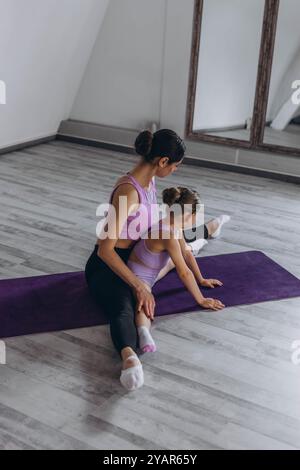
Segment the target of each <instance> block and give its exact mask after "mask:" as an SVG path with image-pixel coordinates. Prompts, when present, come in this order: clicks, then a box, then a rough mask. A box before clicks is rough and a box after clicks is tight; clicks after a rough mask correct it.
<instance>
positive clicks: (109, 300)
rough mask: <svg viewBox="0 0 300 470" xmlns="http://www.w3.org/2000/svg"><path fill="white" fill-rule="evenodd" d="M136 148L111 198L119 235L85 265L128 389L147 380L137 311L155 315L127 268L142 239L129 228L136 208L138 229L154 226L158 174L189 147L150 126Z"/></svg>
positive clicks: (171, 168) (216, 224) (173, 166)
mask: <svg viewBox="0 0 300 470" xmlns="http://www.w3.org/2000/svg"><path fill="white" fill-rule="evenodd" d="M135 149H136V152H137V154H138V155H140V156H141V157H142V158H141V160H140V162H139V163H138V164H137V165H136V166H135V167H134V168H133V169H132V170H131V171H130V172H129V173H127V174H126V175H124V176H123V177H121V178H120V179H119V180H118V182H117V183H116V185H115V187H114V189H113V191H112V194H111V197H110V203H111V204H112V205H113V207H114V208H115V227H114V230H112V232H115V234H114V236H113V237H112V236H110V237H109V238H106V239H101V240H98V242H97V244H96V246H95V249H94V251H93V253H92V254H91V256H90V258H89V260H88V262H87V265H86V269H85V275H86V280H87V284H88V287H89V290H90V293H91V295H92V297H93V298H94V299H95V301H96V302H97V303H98V304H99V306H100V307H101V308H102V309H104V310H105V312H106V314H107V316H108V318H109V322H110V332H111V337H112V341H113V344H114V346H115V348H116V350H117V351H118V353H119V355H120V357H121V359H122V361H123V366H122V372H121V377H120V380H121V383H122V385H123V386H125V387H126V388H127V389H128V390H135V389H136V388H138V387H140V386H141V385H143V382H144V376H143V369H142V365H141V362H140V360H139V358H138V356H137V349H138V335H137V328H136V325H135V311H140V310H141V309H143V311H144V312H145V314H146V315H147V317H148V318H152V319H153V317H154V308H155V300H154V297H153V295H152V293H151V292H149V291H148V290H147V289H146V287H145V285H144V284H143V282H142V281H141V280H140V279H139V278H138V277H137V276H136V275H135V274H134V273H133V272H132V271H131V270H130V269H129V268H128V267H127V261H128V258H129V255H130V253H131V250H132V248H133V246H134V245H135V243H136V242H137V240H138V239H139V238H140V236H139V234H135V233H129V229H128V228H129V225H130V223H131V222H132V220H133V219H134V218H135V217H136V215H137V213H138V210H136V208H137V207H138V208H139V207H143V208H144V210H146V212H147V213H146V214H143V215H142V220H141V227H140V233H143V232H145V231H146V230H147V229H148V228H149V227H150V226H151V224H152V222H153V221H152V220H151V216H152V211H151V206H152V205H153V204H156V203H157V198H156V187H155V177H158V178H165V177H166V176H169V175H170V174H172V173H173V172H175V171H176V170H177V168H178V167H179V166H180V164H181V163H182V161H183V158H184V154H185V151H186V147H185V144H184V142H183V140H182V139H181V138H180V137H179V136H178V135H177V134H176V133H175V132H174V131H172V130H169V129H161V130H159V131H157V132H156V133H155V134H152V133H151V132H150V131H148V130H146V131H143V132H141V133H140V134H139V135H138V137H137V139H136V141H135ZM122 196H123V197H125V198H126V200H127V208H126V211H124V210H122V208H123V204H122V203H121V201H122V199H121V198H122ZM222 223H224V220H222V219H215V220H213V221H210V222H209V223H208V224H207V225H206V226H205V229H204V232H205V238H208V237H209V236H214V234H215V233H216V232H218V231H219V230H220V226H221V224H222ZM110 229H111V227H110ZM170 269H171V267H170ZM164 274H166V272H164Z"/></svg>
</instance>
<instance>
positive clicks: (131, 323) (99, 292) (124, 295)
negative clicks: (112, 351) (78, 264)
mask: <svg viewBox="0 0 300 470" xmlns="http://www.w3.org/2000/svg"><path fill="white" fill-rule="evenodd" d="M204 238H208V231H207V227H206V226H204ZM186 239H187V241H193V240H192V237H191V234H189V236H186ZM131 250H132V248H126V249H125V248H115V251H116V253H117V254H118V255H119V256H120V257H121V258H122V260H123V261H124V263H125V264H127V261H128V258H129V256H130V252H131ZM97 252H98V245H96V246H95V248H94V251H93V253H92V254H91V256H90V258H89V260H88V262H87V264H86V267H85V277H86V281H87V284H88V287H89V291H90V293H91V296H92V297H93V299H94V300H95V302H96V303H97V304H98V305H99V308H101V309H102V310H104V312H105V314H106V316H107V317H108V320H109V323H110V333H111V337H112V341H113V344H114V346H115V348H116V350H117V351H118V353H119V354H120V356H121V351H122V349H124V348H125V347H130V348H132V349H133V350H134V351H135V352H136V353H137V349H138V335H137V329H136V325H135V304H136V300H135V297H134V294H133V292H132V290H131V288H130V287H129V285H128V284H126V282H124V281H123V280H122V279H121V278H120V277H118V276H117V275H116V274H115V273H114V272H113V271H112V270H111V269H110V267H109V266H108V265H107V264H106V263H104V261H102V259H101V258H99V256H98V254H97Z"/></svg>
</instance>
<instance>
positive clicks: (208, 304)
mask: <svg viewBox="0 0 300 470" xmlns="http://www.w3.org/2000/svg"><path fill="white" fill-rule="evenodd" d="M199 305H201V307H203V308H208V309H210V310H222V308H224V307H225V305H224V304H223V303H222V302H221V301H220V300H217V299H203V301H202V302H201V303H200V304H199Z"/></svg>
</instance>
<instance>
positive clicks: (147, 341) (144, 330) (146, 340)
mask: <svg viewBox="0 0 300 470" xmlns="http://www.w3.org/2000/svg"><path fill="white" fill-rule="evenodd" d="M145 286H146V288H147V289H148V290H149V291H150V292H151V288H150V287H149V286H148V285H146V284H145ZM135 324H136V326H137V332H138V337H139V345H140V349H141V350H142V351H143V352H144V353H146V352H155V351H156V344H155V342H154V340H153V338H152V335H151V333H150V329H151V320H150V319H149V318H148V317H147V315H146V314H145V312H144V310H143V309H142V310H140V311H139V312H136V314H135Z"/></svg>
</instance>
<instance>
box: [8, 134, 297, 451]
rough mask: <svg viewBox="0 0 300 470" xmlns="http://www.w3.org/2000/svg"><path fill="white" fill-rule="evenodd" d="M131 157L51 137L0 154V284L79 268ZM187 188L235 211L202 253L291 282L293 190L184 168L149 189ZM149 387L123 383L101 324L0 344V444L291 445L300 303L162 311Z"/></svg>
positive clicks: (217, 207) (211, 204)
mask: <svg viewBox="0 0 300 470" xmlns="http://www.w3.org/2000/svg"><path fill="white" fill-rule="evenodd" d="M135 161H136V160H135V157H134V156H127V155H124V154H118V153H115V152H112V151H105V150H99V149H95V148H89V147H82V146H78V145H73V144H70V143H64V142H55V141H54V142H51V143H48V144H43V145H40V146H37V147H32V148H30V149H26V150H23V151H19V152H15V153H11V154H7V155H3V156H1V157H0V207H1V220H0V278H1V279H5V278H14V277H20V276H32V275H39V274H46V273H59V272H61V273H63V272H65V271H73V270H75V271H76V270H80V269H82V268H83V267H84V264H85V261H86V259H87V257H88V255H89V253H90V251H91V249H92V247H93V244H94V242H95V225H96V222H97V218H96V215H95V212H96V208H97V205H98V204H99V203H101V202H106V201H107V198H108V194H109V191H110V188H111V187H112V185H113V183H114V181H115V180H116V178H117V177H118V176H119V175H120V174H121V173H124V172H125V171H127V170H129V169H130V168H131V166H132V165H133V163H134V162H135ZM179 183H180V184H184V185H191V186H193V187H196V188H197V189H198V190H199V192H200V194H201V195H202V199H203V201H204V202H205V207H206V217H207V218H210V217H212V216H214V215H217V214H220V213H224V212H226V213H228V214H230V215H231V216H232V222H231V223H230V224H228V225H227V226H226V228H225V230H224V231H223V236H222V238H221V239H218V240H214V241H211V242H210V243H209V244H208V245H207V246H206V247H205V248H204V250H203V254H205V255H210V254H219V253H230V252H239V251H247V250H251V249H255V250H262V251H264V252H265V253H266V254H267V255H269V256H270V257H271V258H273V259H274V260H275V261H277V262H279V263H280V264H281V265H282V266H284V267H285V268H287V269H288V270H290V271H291V272H292V273H293V274H295V275H297V276H298V277H300V256H299V254H300V238H299V232H300V217H299V216H300V191H299V186H296V185H293V184H289V183H283V182H279V181H275V180H268V179H262V178H256V177H252V176H248V175H240V174H235V173H229V172H222V171H217V170H211V169H204V168H199V167H192V166H182V167H181V168H180V170H179V171H178V172H177V173H176V174H174V175H173V176H172V177H170V178H168V180H164V181H159V182H158V186H159V189H162V188H163V187H166V186H167V185H170V184H171V185H173V184H174V185H177V184H179ZM153 334H154V337H155V340H156V341H157V344H158V352H157V353H155V354H153V355H144V357H143V363H144V371H145V386H144V387H143V388H142V389H140V390H138V391H136V392H133V393H126V391H125V390H124V389H123V388H122V387H121V385H120V384H119V373H120V363H119V360H118V356H117V354H116V352H115V351H114V349H113V347H112V344H111V340H110V337H109V332H108V327H107V326H104V327H99V328H91V329H83V330H76V331H68V332H60V333H57V334H44V335H36V336H31V337H22V338H16V339H9V340H7V341H6V346H7V365H6V366H0V448H6V449H12V448H16V449H31V448H33V449H220V448H221V449H295V448H297V449H300V394H299V390H300V365H299V366H296V365H294V364H293V363H292V361H291V355H292V349H291V345H292V342H293V341H295V340H300V298H296V299H291V300H283V301H277V302H267V303H261V304H257V305H251V306H242V307H234V308H226V309H225V310H223V311H222V312H219V313H210V312H203V311H201V312H200V311H199V312H194V313H192V314H183V315H180V314H179V315H174V316H169V317H165V318H158V319H157V320H156V322H155V327H154V332H153Z"/></svg>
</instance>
